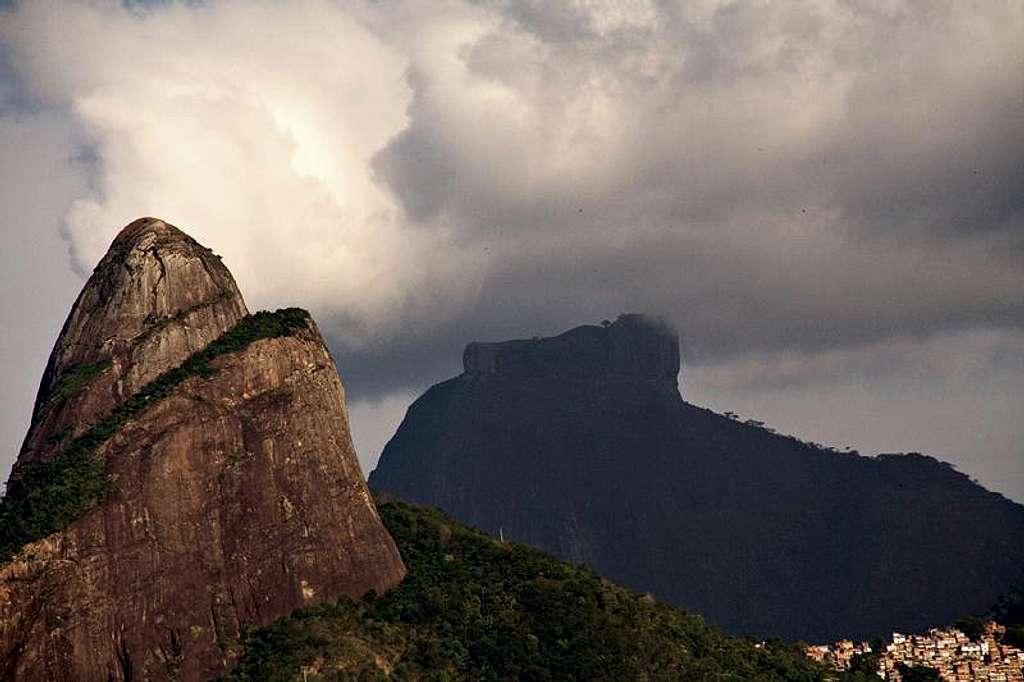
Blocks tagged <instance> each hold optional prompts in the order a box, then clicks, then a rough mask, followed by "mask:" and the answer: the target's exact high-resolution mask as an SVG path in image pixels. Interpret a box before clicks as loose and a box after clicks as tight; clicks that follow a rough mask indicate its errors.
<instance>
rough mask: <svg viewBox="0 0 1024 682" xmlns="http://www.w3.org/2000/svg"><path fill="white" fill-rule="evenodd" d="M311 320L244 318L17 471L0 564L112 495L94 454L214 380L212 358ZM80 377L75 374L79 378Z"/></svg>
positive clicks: (2, 505)
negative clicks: (134, 423) (142, 417)
mask: <svg viewBox="0 0 1024 682" xmlns="http://www.w3.org/2000/svg"><path fill="white" fill-rule="evenodd" d="M308 319H309V314H308V313H307V312H306V311H304V310H300V309H298V308H286V309H283V310H278V311H276V312H273V313H270V312H258V313H256V314H255V315H250V316H248V317H246V318H244V319H243V320H242V321H240V322H239V323H238V324H237V325H235V326H234V327H233V328H232V329H231V330H230V331H228V332H226V333H225V334H223V335H221V336H220V338H218V339H217V340H216V341H214V342H213V343H211V344H210V345H209V346H207V347H206V348H204V349H203V350H201V351H199V352H197V353H194V354H193V355H192V356H191V357H189V359H188V360H186V361H185V362H184V363H182V364H181V365H180V366H179V367H176V368H175V369H172V370H169V371H167V372H164V373H163V374H161V375H160V376H159V377H157V378H156V379H154V380H153V381H151V382H149V383H148V384H146V386H144V387H143V388H142V389H141V390H140V391H139V392H138V393H136V394H135V395H133V396H132V397H131V398H129V399H128V400H126V401H125V402H124V403H122V404H121V405H119V406H118V407H117V408H116V409H115V410H114V411H113V412H111V413H110V414H108V415H107V416H106V417H104V418H103V419H101V420H100V421H99V422H97V423H96V424H94V425H93V426H92V428H90V429H89V430H88V431H86V432H85V433H83V434H82V435H81V436H79V437H78V438H76V439H75V440H74V441H72V442H71V444H70V445H69V446H68V447H67V448H66V449H65V450H63V451H61V452H59V453H58V454H56V455H54V456H52V457H48V458H44V459H42V460H39V461H35V462H30V463H26V464H23V465H22V466H20V467H18V469H17V470H16V472H15V473H14V474H12V476H11V479H10V480H9V481H8V482H7V491H6V493H5V494H4V497H3V499H0V562H3V561H7V560H8V559H10V558H11V557H12V556H14V554H16V553H17V552H18V551H19V550H20V549H21V548H22V547H23V546H24V545H25V544H26V543H29V542H32V541H33V540H38V539H40V538H43V537H45V536H47V535H49V534H50V533H53V532H55V531H58V530H60V529H61V528H64V527H65V526H67V525H68V524H69V523H71V522H72V521H74V520H75V519H77V518H79V517H80V516H82V514H84V513H85V512H86V511H87V510H89V509H90V508H91V507H92V505H93V504H95V503H96V501H97V500H99V499H100V498H101V497H103V496H104V495H106V494H107V493H108V492H110V490H111V489H112V483H111V481H110V479H109V477H108V476H107V474H106V471H105V465H104V462H102V461H100V460H99V459H97V458H96V457H95V452H96V450H97V449H99V447H100V446H101V445H103V444H104V443H106V442H107V440H109V439H110V438H111V437H112V436H113V435H114V434H116V433H117V432H118V431H119V430H120V429H121V427H122V426H124V424H125V422H127V421H128V420H129V419H131V418H132V417H134V416H136V415H137V414H139V413H140V412H141V411H142V410H143V409H145V408H146V407H147V406H149V405H152V404H154V403H156V402H158V401H159V400H161V399H163V398H164V397H166V396H167V395H168V394H169V393H170V392H171V390H172V389H174V387H175V386H177V385H178V384H180V383H181V382H182V381H184V380H185V379H187V378H188V377H190V376H195V375H198V376H204V377H208V376H210V375H212V374H213V373H214V372H215V371H216V370H215V369H214V368H213V366H212V365H211V364H210V363H211V362H212V361H213V359H214V358H216V357H218V356H220V355H224V354H225V353H234V352H237V351H240V350H242V349H244V348H246V347H247V346H248V345H249V344H250V343H252V342H253V341H256V340H258V339H266V338H272V337H278V336H287V335H290V334H292V333H294V332H295V331H296V330H298V329H304V328H306V326H307V320H308ZM96 373H97V372H96V371H93V372H92V374H91V375H89V377H90V378H91V377H92V376H95V375H96ZM82 374H83V373H82V372H81V371H76V376H77V377H80V376H82ZM76 381H80V379H76ZM58 386H60V384H58ZM82 387H84V385H83V386H81V387H79V389H78V390H81V388H82Z"/></svg>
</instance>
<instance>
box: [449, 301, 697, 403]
mask: <svg viewBox="0 0 1024 682" xmlns="http://www.w3.org/2000/svg"><path fill="white" fill-rule="evenodd" d="M462 364H463V366H464V368H465V372H466V374H469V375H474V376H486V375H490V374H501V375H520V376H531V377H541V376H549V377H561V376H569V375H578V376H590V377H596V376H606V377H623V378H633V379H636V380H640V381H654V382H665V383H668V384H670V385H671V386H672V387H673V388H674V387H675V385H676V375H677V374H678V373H679V339H678V337H677V336H676V334H675V332H673V331H672V330H671V329H670V328H669V327H668V326H667V325H665V324H664V323H663V322H661V321H659V320H657V319H652V318H647V317H644V316H642V315H622V316H620V317H619V319H618V320H616V321H615V323H614V324H611V323H608V322H606V323H605V324H604V325H603V326H600V327H598V326H583V327H577V328H575V329H572V330H570V331H567V332H565V333H564V334H561V335H559V336H554V337H551V338H547V339H540V338H538V339H533V340H529V341H505V342H502V343H471V344H469V345H468V346H466V350H465V352H464V353H463V354H462Z"/></svg>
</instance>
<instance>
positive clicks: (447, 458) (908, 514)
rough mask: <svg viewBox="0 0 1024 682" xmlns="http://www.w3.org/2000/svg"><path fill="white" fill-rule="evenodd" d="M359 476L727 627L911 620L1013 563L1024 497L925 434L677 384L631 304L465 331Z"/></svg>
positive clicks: (994, 592)
mask: <svg viewBox="0 0 1024 682" xmlns="http://www.w3.org/2000/svg"><path fill="white" fill-rule="evenodd" d="M464 365H465V367H464V369H465V371H464V373H463V374H461V375H459V376H457V377H455V378H453V379H450V380H448V381H445V382H443V383H440V384H438V385H436V386H433V387H432V388H430V389H429V390H428V391H427V392H426V393H425V394H424V395H422V396H421V397H420V398H419V399H417V400H416V402H415V403H414V404H413V405H412V406H411V407H410V408H409V410H408V412H407V414H406V416H405V419H404V420H403V422H402V424H401V425H400V426H399V428H398V431H397V432H396V433H395V435H394V437H393V438H392V439H391V441H390V442H389V443H388V444H387V446H386V447H385V449H384V452H383V454H382V455H381V458H380V463H379V465H378V467H377V469H376V470H375V471H374V472H373V473H372V474H371V476H370V485H371V487H373V488H375V489H378V490H382V491H386V492H388V493H391V494H394V495H396V496H398V497H400V498H403V499H406V500H410V501H413V502H418V503H421V504H427V505H431V506H436V507H440V508H441V509H443V510H445V511H447V512H448V513H450V514H452V515H453V516H455V517H456V518H457V519H459V520H460V521H462V522H464V523H467V524H469V525H471V526H475V527H477V528H479V529H481V530H484V531H486V532H488V533H490V534H492V535H495V536H498V535H501V536H503V537H505V538H507V539H509V540H516V541H520V542H525V543H529V544H532V545H534V546H536V547H539V548H541V549H543V550H545V551H548V552H550V553H552V554H555V555H556V556H559V557H562V558H564V559H567V560H569V561H571V562H573V563H577V564H580V563H582V564H586V565H587V566H589V567H590V568H592V569H593V570H595V571H597V572H598V573H600V574H601V575H604V576H606V577H608V578H610V579H612V580H615V581H617V582H619V583H622V584H624V585H627V586H629V587H631V588H633V589H636V590H641V591H650V592H652V593H653V594H654V596H655V597H657V598H658V599H661V600H664V601H668V602H670V603H672V604H675V605H677V606H681V607H683V608H686V609H687V610H690V611H694V612H698V613H701V614H703V615H705V616H707V617H708V619H709V620H710V621H712V622H713V623H716V624H718V625H721V626H723V627H725V628H726V629H728V630H730V631H732V632H734V633H741V634H755V635H761V636H765V637H769V636H782V637H785V638H787V639H791V640H796V639H804V640H806V641H831V640H835V639H838V638H841V637H851V638H865V639H866V638H870V637H873V636H876V635H882V634H885V633H888V632H892V631H893V630H898V631H904V632H905V631H911V632H913V631H921V630H925V629H927V628H929V627H933V626H934V625H936V624H941V623H947V622H951V621H952V620H954V619H956V618H958V617H960V616H963V615H965V614H972V613H980V612H983V611H985V610H986V609H987V608H988V607H989V606H990V605H991V604H993V603H995V601H996V600H997V598H998V597H999V596H1000V595H1001V594H1002V593H1004V592H1005V591H1007V590H1008V589H1009V588H1010V587H1011V586H1012V585H1014V584H1015V583H1018V582H1020V581H1021V579H1022V578H1024V507H1022V506H1021V505H1018V504H1015V503H1013V502H1011V501H1009V500H1007V499H1005V498H1003V497H1002V496H1000V495H997V494H995V493H991V492H989V491H987V490H985V489H984V488H982V487H981V486H979V485H977V484H976V483H974V482H973V481H971V480H970V479H969V478H968V477H967V476H965V475H963V474H961V473H959V472H957V471H955V470H954V469H953V468H952V467H951V466H949V465H947V464H944V463H942V462H939V461H937V460H935V459H933V458H931V457H926V456H923V455H919V454H910V455H880V456H878V457H863V456H859V455H857V454H851V453H842V452H837V451H834V450H830V449H827V448H822V447H820V446H818V445H816V444H813V443H805V442H802V441H800V440H798V439H796V438H792V437H788V436H783V435H779V434H776V433H774V432H772V431H770V430H768V429H766V428H764V427H763V425H762V424H761V423H760V422H756V421H747V422H741V421H738V420H737V419H734V418H730V417H727V416H723V415H719V414H715V413H713V412H711V411H709V410H706V409H702V408H700V407H697V406H695V405H691V404H688V403H686V402H685V401H683V399H682V397H681V396H680V394H679V391H678V388H677V385H676V376H677V374H678V371H679V355H678V341H677V339H676V337H675V335H674V333H673V332H672V331H671V330H670V329H668V327H667V326H666V325H665V324H664V323H662V322H660V321H658V320H654V319H650V318H645V317H642V316H634V315H631V316H623V317H621V318H619V319H618V320H617V321H616V322H614V323H613V324H605V325H602V326H584V327H579V328H576V329H573V330H571V331H568V332H566V333H564V334H561V335H559V336H556V337H553V338H548V339H539V338H538V339H532V340H521V341H511V342H504V343H496V344H470V345H469V346H468V347H467V349H466V352H465V354H464Z"/></svg>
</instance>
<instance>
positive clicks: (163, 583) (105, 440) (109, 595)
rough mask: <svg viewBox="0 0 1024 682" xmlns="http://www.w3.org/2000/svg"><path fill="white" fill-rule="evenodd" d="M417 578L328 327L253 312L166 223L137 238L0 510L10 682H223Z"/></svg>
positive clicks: (87, 325)
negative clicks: (376, 490) (259, 645)
mask: <svg viewBox="0 0 1024 682" xmlns="http://www.w3.org/2000/svg"><path fill="white" fill-rule="evenodd" d="M404 572H405V569H404V566H403V564H402V561H401V559H400V557H399V555H398V550H397V549H396V547H395V544H394V542H393V541H392V539H391V537H390V535H389V534H388V532H387V530H386V529H385V528H384V526H383V525H382V523H381V521H380V518H379V517H378V514H377V511H376V508H375V506H374V504H373V501H372V500H371V498H370V496H369V494H368V491H367V488H366V485H365V483H364V482H363V478H362V474H361V472H360V469H359V464H358V461H357V459H356V455H355V452H354V450H353V447H352V442H351V436H350V432H349V426H348V421H347V411H346V407H345V395H344V389H343V387H342V384H341V381H340V379H339V377H338V374H337V371H336V369H335V366H334V362H333V359H332V358H331V356H330V353H329V352H328V350H327V348H326V346H325V345H324V342H323V339H322V338H321V337H320V334H319V331H318V330H317V327H316V324H315V323H314V322H313V320H312V319H311V318H310V317H309V316H308V314H307V313H305V312H304V311H301V310H297V309H288V310H282V311H278V312H277V313H257V314H256V315H250V314H249V313H248V311H247V309H246V306H245V303H244V302H243V300H242V296H241V294H240V293H239V291H238V288H237V286H236V285H235V282H234V280H233V278H232V277H231V274H230V273H229V272H228V270H227V268H225V267H224V265H223V264H222V263H221V261H220V258H219V257H218V256H216V255H215V254H213V253H212V252H211V251H210V250H209V249H206V248H205V247H203V246H201V245H200V244H198V243H197V242H196V241H195V240H193V239H191V238H190V237H188V236H187V235H185V234H184V233H183V232H181V231H180V230H178V229H177V228H175V227H173V226H171V225H168V224H167V223H165V222H163V221H160V220H155V219H150V218H147V219H142V220H138V221H135V222H133V223H132V224H130V225H128V226H127V227H126V228H124V230H122V232H121V233H120V234H119V235H118V236H117V238H116V239H115V240H114V242H113V245H112V246H111V248H110V251H109V252H108V254H107V255H106V256H105V257H104V258H103V260H102V261H101V262H100V263H99V265H98V266H97V268H96V270H95V271H94V272H93V274H92V276H91V277H90V278H89V281H88V282H87V283H86V285H85V288H84V289H83V290H82V293H81V295H80V296H79V298H78V300H77V301H76V302H75V305H74V308H73V309H72V311H71V314H70V316H69V317H68V320H67V322H66V323H65V325H64V328H63V330H62V331H61V333H60V336H59V338H58V339H57V342H56V345H55V347H54V349H53V352H52V355H51V356H50V360H49V363H48V365H47V368H46V371H45V374H44V376H43V379H42V382H41V385H40V389H39V394H38V397H37V399H36V403H35V409H34V411H33V416H32V423H31V426H30V429H29V432H28V435H27V436H26V438H25V442H24V445H23V447H22V450H21V452H20V454H19V457H18V461H17V463H16V465H15V467H14V470H13V472H12V474H11V478H10V480H9V481H8V483H7V491H6V494H5V496H4V499H3V502H2V505H0V678H2V679H19V680H36V679H39V680H44V679H45V680H51V679H75V680H132V679H152V680H163V679H182V680H198V679H207V678H209V677H211V676H216V675H218V674H220V673H222V672H224V671H225V670H227V669H228V668H229V667H230V665H231V664H232V663H233V661H234V660H235V658H236V656H237V640H238V637H239V635H240V633H242V632H243V630H245V629H246V628H249V627H256V626H262V625H267V624H269V623H271V622H272V621H274V620H276V619H277V618H280V617H282V616H285V615H287V614H289V613H291V612H292V611H293V610H294V609H296V608H299V607H302V606H306V605H309V604H312V603H314V602H316V601H320V600H333V599H336V598H338V597H341V596H353V597H358V596H360V595H362V594H363V593H364V592H366V591H368V590H376V591H378V592H381V591H384V590H386V589H388V588H390V587H392V586H394V585H395V584H397V583H398V582H399V581H400V580H401V578H402V576H403V575H404Z"/></svg>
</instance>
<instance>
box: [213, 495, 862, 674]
mask: <svg viewBox="0 0 1024 682" xmlns="http://www.w3.org/2000/svg"><path fill="white" fill-rule="evenodd" d="M378 509H379V510H380V514H381V518H382V519H383V521H384V523H385V525H386V526H387V528H388V530H390V531H391V534H392V536H393V537H394V538H395V541H396V542H397V543H398V548H399V550H400V551H401V553H402V557H403V559H404V561H405V563H406V566H407V567H408V569H409V573H408V575H407V576H406V578H405V580H404V581H403V582H402V583H401V584H400V585H399V586H398V587H396V588H394V589H393V590H391V591H390V592H388V593H387V594H385V595H381V596H377V597H375V598H369V599H364V600H363V601H362V602H358V603H357V602H355V601H353V600H351V599H347V600H342V601H340V602H338V603H337V604H330V605H322V606H315V607H311V608H307V609H303V610H301V611H298V612H296V613H294V614H293V615H291V616H289V617H287V618H284V619H282V620H280V621H278V622H277V623H275V624H274V625H272V626H270V627H266V628H263V629H260V630H256V631H255V632H253V633H251V634H250V635H249V636H248V637H247V638H246V639H245V640H244V654H243V657H242V659H241V661H240V663H239V665H238V667H237V668H236V669H235V670H234V671H233V673H232V674H231V675H230V677H229V678H228V679H229V680H236V681H242V680H254V681H255V680H259V681H260V682H273V681H275V680H281V681H285V680H301V679H309V680H328V679H329V680H333V679H382V678H384V677H385V676H387V677H388V678H391V679H400V680H616V681H618V680H679V679H686V680H825V679H829V680H835V679H839V676H838V674H837V673H835V672H834V671H827V670H826V669H825V668H823V667H819V666H818V665H817V664H815V663H813V662H812V661H810V660H809V659H807V658H806V657H805V656H803V655H802V653H801V652H800V651H798V650H797V649H796V648H791V647H787V646H784V645H782V644H780V643H778V642H775V643H767V644H764V645H761V644H760V643H755V642H754V641H750V640H743V639H738V638H734V637H729V636H727V635H725V634H724V633H722V632H721V631H719V630H717V629H715V628H712V627H709V626H707V625H706V624H705V623H704V621H703V619H702V618H701V617H700V616H696V615H689V614H686V613H684V612H682V611H679V610H676V609H674V608H671V607H668V606H665V605H663V604H659V603H656V602H654V601H653V600H651V599H650V598H648V597H644V596H641V595H639V594H635V593H631V592H629V591H627V590H624V589H622V588H620V587H617V586H615V585H612V584H611V583H609V582H607V581H606V580H604V579H602V578H599V577H598V576H596V575H594V574H593V573H591V572H590V571H588V570H584V569H578V568H574V567H572V566H571V565H569V564H566V563H563V562H560V561H556V560H555V559H552V558H551V557H549V556H546V555H544V554H542V553H541V552H539V551H537V550H534V549H531V548H528V547H524V546H522V545H516V544H513V543H504V542H500V541H498V540H496V539H495V538H491V537H488V536H486V535H483V534H482V533H478V532H475V531H472V530H469V529H468V528H466V527H464V526H462V525H461V524H459V523H457V522H456V521H455V520H453V519H452V518H450V517H448V516H445V515H444V514H442V513H440V512H437V511H435V510H430V509H426V508H423V507H418V506H415V505H410V504H405V503H401V502H396V501H390V502H381V501H380V500H378ZM848 679H851V680H853V679H857V680H859V679H864V680H867V679H870V678H869V677H850V678H848ZM876 679H877V678H876Z"/></svg>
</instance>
